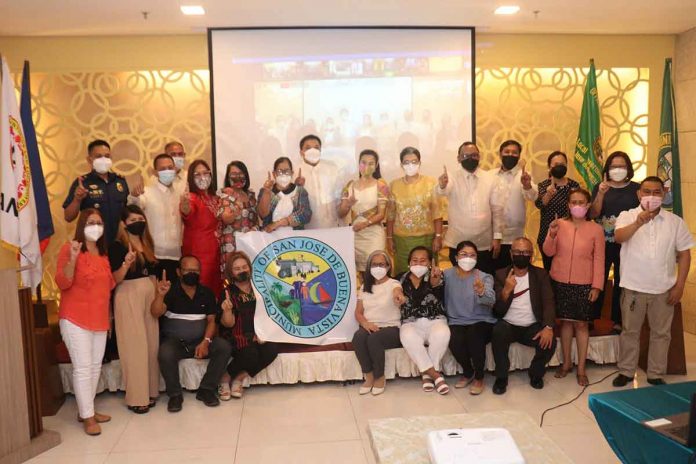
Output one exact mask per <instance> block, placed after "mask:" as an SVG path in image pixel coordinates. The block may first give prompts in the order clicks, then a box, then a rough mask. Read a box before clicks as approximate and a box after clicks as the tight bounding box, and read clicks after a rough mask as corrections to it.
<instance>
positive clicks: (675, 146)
mask: <svg viewBox="0 0 696 464" xmlns="http://www.w3.org/2000/svg"><path fill="white" fill-rule="evenodd" d="M657 175H658V177H659V178H660V179H662V180H663V181H664V182H665V187H668V188H669V191H668V192H667V194H666V195H665V199H664V201H663V203H662V206H664V207H665V208H666V209H668V210H671V211H672V212H673V213H674V214H677V215H679V216H681V215H682V198H681V175H680V172H679V142H678V140H677V119H676V118H675V117H674V88H673V87H672V59H671V58H667V59H666V60H665V74H664V77H663V78H662V115H661V116H660V151H659V154H658V155H657Z"/></svg>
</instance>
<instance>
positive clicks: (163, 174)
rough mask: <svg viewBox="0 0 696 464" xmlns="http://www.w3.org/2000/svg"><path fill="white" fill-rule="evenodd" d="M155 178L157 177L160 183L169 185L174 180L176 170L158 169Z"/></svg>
mask: <svg viewBox="0 0 696 464" xmlns="http://www.w3.org/2000/svg"><path fill="white" fill-rule="evenodd" d="M157 178H159V181H160V182H161V183H162V185H166V186H167V187H169V186H170V185H172V183H173V182H174V179H176V171H175V170H174V169H165V170H163V171H158V172H157Z"/></svg>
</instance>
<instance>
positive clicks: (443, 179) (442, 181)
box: [437, 165, 449, 189]
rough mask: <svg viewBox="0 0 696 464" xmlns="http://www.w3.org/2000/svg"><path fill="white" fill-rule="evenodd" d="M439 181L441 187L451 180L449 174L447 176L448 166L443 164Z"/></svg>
mask: <svg viewBox="0 0 696 464" xmlns="http://www.w3.org/2000/svg"><path fill="white" fill-rule="evenodd" d="M437 181H438V183H439V184H440V188H441V189H443V188H445V187H447V183H448V182H449V176H447V166H445V165H443V166H442V175H440V177H439V178H438V179H437Z"/></svg>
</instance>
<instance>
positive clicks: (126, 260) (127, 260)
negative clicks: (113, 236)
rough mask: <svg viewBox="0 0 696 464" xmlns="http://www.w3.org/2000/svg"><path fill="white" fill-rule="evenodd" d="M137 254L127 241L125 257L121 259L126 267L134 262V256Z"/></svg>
mask: <svg viewBox="0 0 696 464" xmlns="http://www.w3.org/2000/svg"><path fill="white" fill-rule="evenodd" d="M136 257H137V255H136V254H135V252H134V251H133V245H131V244H130V243H128V253H126V257H125V258H124V259H123V264H125V265H126V267H130V266H131V264H133V263H134V262H135V258H136Z"/></svg>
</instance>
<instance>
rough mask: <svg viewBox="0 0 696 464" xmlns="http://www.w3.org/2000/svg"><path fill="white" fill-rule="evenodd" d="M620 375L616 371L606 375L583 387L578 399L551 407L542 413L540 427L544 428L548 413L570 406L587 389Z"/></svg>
mask: <svg viewBox="0 0 696 464" xmlns="http://www.w3.org/2000/svg"><path fill="white" fill-rule="evenodd" d="M618 373H619V371H618V370H616V371H614V372H612V373H610V374H607V375H605V376H604V377H602V378H601V379H600V380H598V381H596V382H592V383H588V384H587V385H585V386H584V387H582V390H580V393H578V396H576V397H575V398H573V399H572V400H570V401H567V402H565V403H561V404H558V405H556V406H553V407H551V408H549V409H547V410H545V411H544V412H542V413H541V420H540V421H539V427H543V426H544V416H545V415H546V413H547V412H549V411H553V410H554V409H558V408H560V407H562V406H567V405H569V404H570V403H572V402H573V401H575V400H577V399H578V398H580V397H581V396H582V394H583V393H585V390H587V387H591V386H592V385H597V384H598V383H602V382H604V381H605V380H607V379H608V378H609V377H611V376H612V375H615V374H618Z"/></svg>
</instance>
